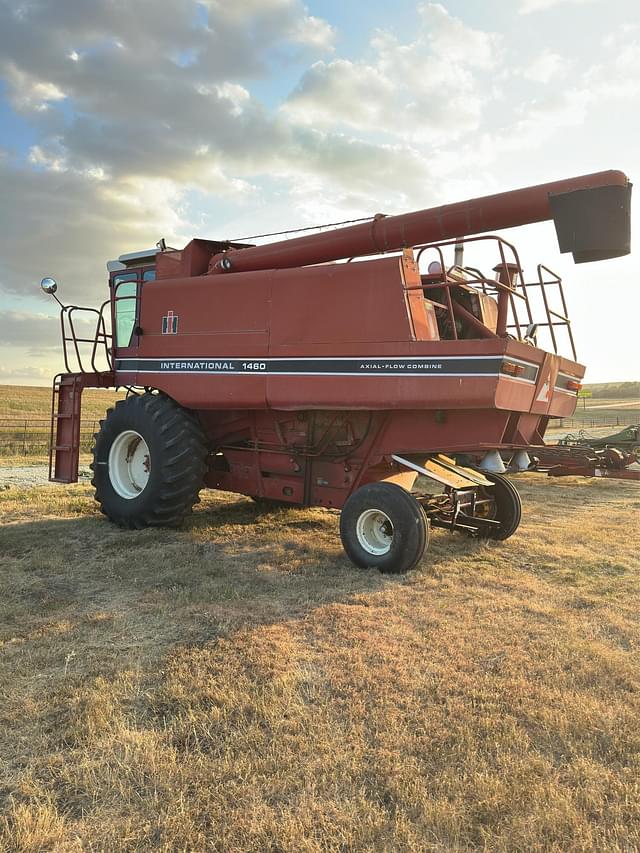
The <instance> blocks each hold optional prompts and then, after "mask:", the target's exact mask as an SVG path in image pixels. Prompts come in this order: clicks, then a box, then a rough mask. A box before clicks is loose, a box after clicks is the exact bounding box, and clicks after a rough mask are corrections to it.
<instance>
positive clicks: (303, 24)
mask: <svg viewBox="0 0 640 853" xmlns="http://www.w3.org/2000/svg"><path fill="white" fill-rule="evenodd" d="M638 138H640V13H639V11H638V6H637V3H636V2H634V0H608V2H606V3H605V2H604V0H483V2H479V0H445V2H442V3H429V2H418V3H416V2H415V0H395V1H394V2H393V3H389V2H388V0H368V2H367V3H366V4H364V3H358V2H345V0H308V2H307V3H304V2H302V0H233V2H229V0H203V2H194V0H0V383H16V384H37V385H44V384H48V383H49V382H50V380H51V377H52V376H53V374H54V373H56V372H57V371H58V370H60V369H61V359H60V352H61V350H60V341H59V324H58V321H57V310H56V305H55V303H54V302H53V300H52V299H51V298H50V297H47V296H46V295H45V294H43V293H41V291H40V289H39V281H40V279H41V278H42V277H43V276H53V277H55V278H56V280H57V281H58V285H59V290H58V295H59V296H60V297H61V299H62V300H63V301H65V302H69V303H71V302H75V303H79V304H84V305H89V306H96V305H100V304H101V303H102V301H103V300H104V299H105V298H107V284H106V266H105V264H106V261H107V260H109V259H112V258H116V257H117V256H118V255H120V254H122V253H124V252H131V251H136V250H139V249H142V248H147V247H149V246H153V245H155V243H156V242H157V241H158V240H159V239H160V238H161V237H164V238H165V239H166V241H167V243H168V244H169V245H172V246H177V247H181V246H182V245H185V244H186V243H187V242H188V241H189V240H190V239H191V238H192V237H195V236H198V237H206V238H211V239H227V238H230V239H232V238H234V237H235V238H239V237H243V236H245V235H250V234H255V233H262V232H264V231H279V230H282V229H285V228H296V227H301V226H305V225H313V224H317V223H321V222H332V221H337V220H343V219H350V218H354V217H361V216H369V215H373V214H374V213H376V212H378V211H381V212H384V213H388V214H391V213H401V212H404V211H409V210H417V209H422V208H425V207H431V206H434V205H437V204H443V203H447V202H453V201H459V200H462V199H466V198H472V197H475V196H479V195H485V194H489V193H494V192H500V191H503V190H509V189H515V188H517V187H523V186H529V185H532V184H537V183H542V182H547V181H551V180H557V179H560V178H565V177H570V176H573V175H581V174H585V173H589V172H594V171H600V170H603V169H621V170H622V171H624V172H626V173H627V174H628V175H629V177H630V178H631V180H632V181H633V179H634V177H636V178H637V179H638V180H640V146H639V145H638ZM632 220H633V216H632ZM638 230H639V227H638V223H637V222H634V223H633V225H632V254H631V255H629V256H627V257H625V258H619V259H615V260H610V261H605V262H600V263H594V264H584V265H580V266H574V265H573V262H572V260H571V256H570V255H559V253H558V246H557V242H556V238H555V232H554V229H553V225H552V224H551V223H542V224H538V225H534V226H529V227H525V228H519V229H510V230H508V231H507V232H505V233H504V236H505V237H506V238H507V239H509V240H510V241H511V242H515V243H516V244H517V245H518V248H519V250H520V255H521V258H522V263H523V267H524V270H525V276H526V277H527V278H530V277H532V276H535V269H536V265H537V264H538V263H539V262H543V263H545V264H546V265H547V266H549V267H551V268H552V269H553V270H555V271H557V272H558V273H559V274H560V275H561V276H562V278H563V281H564V284H565V293H566V296H567V301H568V304H569V312H570V316H571V318H572V320H573V329H574V335H575V339H576V344H577V349H578V357H579V360H580V361H581V362H582V363H584V364H586V365H587V376H586V379H587V381H591V382H606V381H623V380H637V379H639V378H640V367H639V365H640V358H639V356H640V347H639V345H638V338H639V337H640V335H639V323H640V314H639V311H638V305H639V304H640V300H639V295H638V290H637V288H638V284H637V283H638V281H639V280H640V260H639V257H640V256H639V255H638V253H637V250H636V247H637V246H638V239H637V237H638ZM634 250H635V251H636V253H635V254H634ZM467 261H468V262H469V263H472V261H473V258H472V257H470V256H468V257H467Z"/></svg>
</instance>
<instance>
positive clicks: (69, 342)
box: [60, 282, 139, 373]
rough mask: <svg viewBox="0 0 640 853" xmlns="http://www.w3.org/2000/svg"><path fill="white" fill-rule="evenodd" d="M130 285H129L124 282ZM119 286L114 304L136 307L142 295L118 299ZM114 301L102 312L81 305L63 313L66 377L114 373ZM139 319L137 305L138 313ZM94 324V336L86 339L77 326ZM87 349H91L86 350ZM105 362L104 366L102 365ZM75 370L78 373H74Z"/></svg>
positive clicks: (62, 329) (110, 301)
mask: <svg viewBox="0 0 640 853" xmlns="http://www.w3.org/2000/svg"><path fill="white" fill-rule="evenodd" d="M121 284H130V282H121ZM119 286H120V285H117V286H116V289H115V295H114V298H113V303H114V306H115V310H116V311H117V305H118V303H121V302H127V301H129V302H131V301H133V302H135V303H137V301H138V299H139V295H138V294H137V293H136V294H134V295H127V296H118V295H117V289H118V287H119ZM111 304H112V300H109V299H107V300H105V301H104V302H103V303H102V305H101V306H100V307H99V308H86V307H83V306H80V305H63V306H62V308H61V310H60V327H61V332H62V350H63V356H64V366H65V370H66V372H67V373H100V372H102V371H103V370H105V369H107V370H113V346H114V339H113V332H112V331H111ZM134 313H135V315H136V316H137V314H138V311H137V305H136V310H135V312H134ZM87 315H89V318H93V320H94V321H95V329H94V332H93V335H91V336H88V335H87V336H85V335H83V333H82V331H80V332H79V331H78V329H77V328H76V323H77V325H78V326H80V325H82V324H84V325H86V324H87V323H90V322H91V319H88V318H87ZM86 345H89V347H87V346H86ZM100 361H102V364H100ZM73 368H76V369H73Z"/></svg>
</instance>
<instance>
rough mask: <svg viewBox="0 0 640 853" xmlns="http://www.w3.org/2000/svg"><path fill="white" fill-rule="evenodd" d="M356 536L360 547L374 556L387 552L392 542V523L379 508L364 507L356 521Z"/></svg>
mask: <svg viewBox="0 0 640 853" xmlns="http://www.w3.org/2000/svg"><path fill="white" fill-rule="evenodd" d="M356 536H357V537H358V542H359V543H360V545H361V547H362V548H364V550H365V551H366V552H367V554H371V555H372V556H374V557H381V556H383V555H384V554H388V553H389V551H390V550H391V543H392V542H393V524H392V523H391V519H390V518H389V516H388V515H387V514H386V513H384V512H382V510H379V509H366V510H365V511H364V512H363V513H361V514H360V516H359V517H358V521H357V522H356Z"/></svg>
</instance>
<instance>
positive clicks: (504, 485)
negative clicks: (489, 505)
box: [482, 471, 522, 541]
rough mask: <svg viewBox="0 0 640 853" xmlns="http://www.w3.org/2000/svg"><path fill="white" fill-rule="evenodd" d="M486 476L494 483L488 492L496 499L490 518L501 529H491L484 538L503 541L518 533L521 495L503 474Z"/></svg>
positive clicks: (520, 515)
mask: <svg viewBox="0 0 640 853" xmlns="http://www.w3.org/2000/svg"><path fill="white" fill-rule="evenodd" d="M482 473H483V474H484V476H485V477H486V478H487V479H488V480H491V481H492V482H493V486H492V487H491V488H490V489H487V492H488V494H489V495H490V496H492V497H493V499H494V506H493V510H492V512H491V514H490V515H489V516H488V517H489V518H491V519H493V520H495V521H499V522H500V526H499V527H491V528H490V530H489V531H488V532H487V534H486V536H485V537H484V538H486V539H497V540H499V541H503V540H504V539H508V538H509V537H510V536H513V534H514V533H515V532H516V530H517V529H518V527H519V525H520V520H521V518H522V501H521V500H520V493H519V492H518V490H517V489H516V487H515V486H514V485H513V483H512V482H511V481H510V480H509V479H507V477H503V476H502V475H501V474H487V473H486V472H484V471H483V472H482Z"/></svg>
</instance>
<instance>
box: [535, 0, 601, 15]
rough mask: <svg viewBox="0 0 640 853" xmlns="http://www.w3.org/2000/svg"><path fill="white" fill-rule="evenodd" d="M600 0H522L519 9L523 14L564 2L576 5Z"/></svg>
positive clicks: (540, 10)
mask: <svg viewBox="0 0 640 853" xmlns="http://www.w3.org/2000/svg"><path fill="white" fill-rule="evenodd" d="M596 2H598V0H522V2H521V4H520V8H519V9H518V11H519V12H520V14H521V15H529V14H531V12H542V11H544V10H545V9H551V8H552V7H554V6H560V5H561V4H563V3H573V4H574V5H578V4H579V5H582V4H585V3H596Z"/></svg>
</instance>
